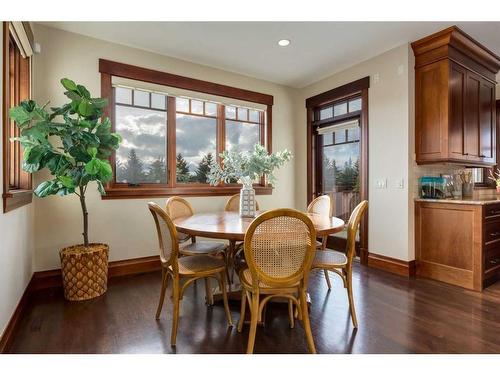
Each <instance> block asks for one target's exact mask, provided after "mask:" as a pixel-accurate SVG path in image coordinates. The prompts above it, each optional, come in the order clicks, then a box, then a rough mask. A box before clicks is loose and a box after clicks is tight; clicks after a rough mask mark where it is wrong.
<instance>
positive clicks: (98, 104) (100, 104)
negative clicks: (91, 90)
mask: <svg viewBox="0 0 500 375" xmlns="http://www.w3.org/2000/svg"><path fill="white" fill-rule="evenodd" d="M92 104H93V105H94V107H95V108H104V107H106V106H107V105H108V99H106V98H94V99H92Z"/></svg>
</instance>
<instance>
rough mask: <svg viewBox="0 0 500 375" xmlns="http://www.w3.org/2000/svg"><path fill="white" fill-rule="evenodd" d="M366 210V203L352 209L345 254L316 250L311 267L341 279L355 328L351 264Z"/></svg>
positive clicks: (356, 323) (356, 324) (355, 318)
mask: <svg viewBox="0 0 500 375" xmlns="http://www.w3.org/2000/svg"><path fill="white" fill-rule="evenodd" d="M367 208H368V201H366V200H365V201H362V202H361V203H359V204H358V205H357V206H356V207H355V208H354V210H353V211H352V213H351V216H350V217H349V222H348V223H347V244H346V252H345V254H344V253H341V252H338V251H334V250H329V249H326V250H325V249H322V250H316V252H315V255H314V261H313V265H312V268H313V269H314V268H317V269H323V270H329V271H332V272H335V273H336V274H337V275H339V276H340V277H341V278H342V281H343V283H344V288H346V289H347V297H348V299H349V310H350V313H351V319H352V324H353V325H354V327H356V328H357V327H358V319H357V317H356V309H355V308H354V299H353V296H352V262H353V259H354V255H355V254H356V232H357V231H358V227H359V223H360V222H361V219H362V218H363V215H364V213H365V212H366V209H367ZM327 280H328V279H327ZM330 288H331V286H330V283H328V289H330Z"/></svg>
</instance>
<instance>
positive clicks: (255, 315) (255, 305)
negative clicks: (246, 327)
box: [247, 292, 259, 354]
mask: <svg viewBox="0 0 500 375" xmlns="http://www.w3.org/2000/svg"><path fill="white" fill-rule="evenodd" d="M250 311H251V314H250V315H251V321H250V332H249V333H248V344H247V354H253V347H254V345H255V335H256V333H257V321H258V319H259V294H258V293H255V292H253V293H252V308H251V310H250Z"/></svg>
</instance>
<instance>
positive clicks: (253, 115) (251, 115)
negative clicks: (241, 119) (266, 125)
mask: <svg viewBox="0 0 500 375" xmlns="http://www.w3.org/2000/svg"><path fill="white" fill-rule="evenodd" d="M259 115H260V113H259V111H256V110H254V109H251V110H250V111H249V112H248V121H252V122H260V116H259Z"/></svg>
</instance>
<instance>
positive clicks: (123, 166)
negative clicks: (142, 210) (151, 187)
mask: <svg viewBox="0 0 500 375" xmlns="http://www.w3.org/2000/svg"><path fill="white" fill-rule="evenodd" d="M115 115H116V132H117V133H118V134H120V135H121V136H122V137H123V142H122V143H121V145H120V148H119V149H118V150H117V152H116V181H117V182H123V183H130V184H139V183H166V182H167V172H166V171H167V169H166V165H165V160H166V150H167V146H166V143H165V140H166V137H165V135H166V123H167V119H166V117H167V113H166V112H163V111H155V110H151V109H143V108H134V107H124V106H121V105H117V106H116V108H115Z"/></svg>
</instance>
